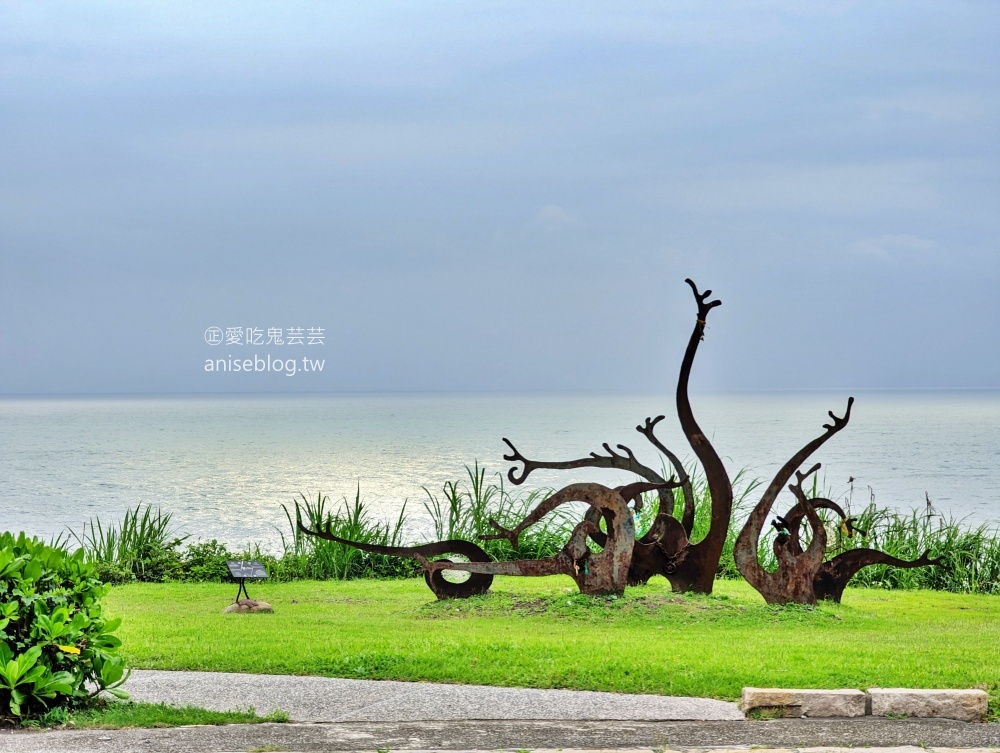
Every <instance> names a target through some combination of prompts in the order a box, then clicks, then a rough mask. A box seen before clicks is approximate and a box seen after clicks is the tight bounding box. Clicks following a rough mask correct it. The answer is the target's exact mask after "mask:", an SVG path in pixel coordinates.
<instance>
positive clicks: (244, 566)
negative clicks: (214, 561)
mask: <svg viewBox="0 0 1000 753" xmlns="http://www.w3.org/2000/svg"><path fill="white" fill-rule="evenodd" d="M226 567H228V568H229V574H230V575H232V576H233V578H235V579H236V580H238V581H239V583H240V587H239V590H237V592H236V599H235V600H234V603H239V601H240V594H243V595H244V596H245V597H246V598H247V600H249V601H252V599H250V594H248V593H247V580H263V579H264V578H266V577H267V570H266V569H264V565H262V564H261V563H260V562H257V561H256V560H226Z"/></svg>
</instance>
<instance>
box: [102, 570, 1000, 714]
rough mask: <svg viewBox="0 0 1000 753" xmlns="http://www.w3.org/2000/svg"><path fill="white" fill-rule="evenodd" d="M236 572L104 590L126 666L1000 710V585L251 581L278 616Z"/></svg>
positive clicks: (542, 580)
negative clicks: (823, 691) (798, 603)
mask: <svg viewBox="0 0 1000 753" xmlns="http://www.w3.org/2000/svg"><path fill="white" fill-rule="evenodd" d="M235 588H236V587H235V586H233V585H212V584H177V583H172V584H164V585H158V584H157V585H154V584H137V585H130V586H122V587H117V588H115V589H114V590H113V591H112V592H111V594H110V595H109V596H108V597H107V598H106V604H107V611H108V612H109V613H110V614H112V615H115V616H120V617H122V618H124V621H123V623H122V626H121V628H120V629H119V630H118V634H119V635H120V636H121V638H122V640H123V641H124V651H125V654H126V657H127V659H128V660H129V662H130V664H131V665H132V666H136V667H142V668H155V669H199V670H216V671H229V672H264V673H281V674H313V675H327V676H331V677H353V678H367V679H392V680H429V681H435V682H454V683H478V684H488V685H511V686H524V687H538V688H578V689H586V690H611V691H620V692H627V693H660V694H665V695H692V696H706V697H715V698H726V699H733V698H737V697H738V696H739V694H740V691H741V688H743V687H744V686H763V687H773V686H777V687H800V688H861V689H866V688H869V687H873V686H881V687H917V688H921V687H922V688H971V687H983V688H987V689H988V690H990V692H991V699H992V703H991V706H992V709H991V710H992V711H993V712H994V713H995V712H996V711H997V710H998V708H1000V704H998V701H1000V598H998V597H996V596H992V597H991V596H960V595H955V594H949V593H941V592H932V591H868V590H861V589H857V590H854V589H849V590H848V591H847V593H846V595H845V596H844V604H843V605H839V606H838V605H823V606H820V607H818V608H816V609H806V608H801V607H787V608H776V607H768V606H766V605H765V604H764V603H763V602H762V600H761V599H760V597H759V596H758V595H757V593H756V592H755V591H753V590H752V589H751V588H750V587H749V586H748V585H746V584H745V583H742V582H735V581H721V582H719V583H717V584H716V589H717V590H716V593H715V594H714V595H712V596H707V597H706V596H678V595H676V594H672V593H670V591H669V589H668V588H667V586H666V583H665V582H664V581H661V582H660V583H657V584H653V585H650V586H647V587H644V588H630V589H628V591H627V593H626V595H625V596H624V597H623V598H621V599H604V598H590V597H585V596H581V595H580V594H579V593H577V591H576V589H575V587H573V586H572V581H570V580H569V579H568V578H565V577H562V576H554V577H551V578H497V579H496V581H495V582H494V588H493V593H491V594H489V595H487V596H483V597H478V598H475V599H470V600H466V601H452V602H438V601H435V600H434V597H433V595H432V594H431V592H430V591H429V590H428V589H427V588H426V586H425V585H424V583H423V580H405V581H370V580H364V581H349V582H342V581H324V582H312V581H309V582H294V583H280V584H279V583H263V584H257V585H256V586H255V587H252V588H251V590H252V591H253V595H254V597H256V598H260V599H266V600H267V601H270V602H271V603H272V604H273V605H274V608H275V614H270V615H265V614H261V615H223V614H220V610H221V609H222V608H223V607H224V606H226V604H227V603H229V602H230V601H232V598H233V594H234V593H235Z"/></svg>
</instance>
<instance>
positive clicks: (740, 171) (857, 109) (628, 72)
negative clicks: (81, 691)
mask: <svg viewBox="0 0 1000 753" xmlns="http://www.w3.org/2000/svg"><path fill="white" fill-rule="evenodd" d="M998 38H1000V5H998V4H996V3H986V2H983V3H979V2H969V3H962V2H948V3H938V2H905V3H903V2H898V3H897V2H863V3H834V2H823V3H798V2H795V3H792V2H789V3H780V2H775V3H703V2H691V3H650V4H645V3H604V2H602V3H585V2H565V3H537V2H529V3H502V4H492V3H481V2H480V3H464V2H452V3H435V2H427V1H425V0H421V1H420V2H401V3H389V2H377V3H372V2H341V3H327V2H324V3H294V2H286V1H283V2H280V3H279V2H274V3H245V2H239V3H218V2H214V3H213V2H208V3H206V2H197V3H181V2H164V3H157V4H148V3H146V4H140V3H124V2H123V3H118V4H104V3H97V2H80V3H35V2H30V3H29V2H23V3H22V2H7V3H4V4H3V5H0V394H24V393H130V392H139V393H150V392H212V391H296V390H306V391H357V390H366V391H368V390H371V391H383V390H393V391H397V390H400V391H411V390H413V391H424V390H491V391H493V390H625V391H669V390H671V389H672V388H673V386H674V380H675V378H676V372H677V368H678V365H679V362H680V357H681V353H682V350H683V346H684V343H685V341H686V339H687V337H688V334H689V333H690V330H691V326H692V324H693V320H694V306H693V302H692V299H691V296H690V292H689V290H688V289H687V287H686V286H685V285H684V282H683V280H684V278H685V277H692V278H694V279H695V281H696V282H698V284H699V285H701V286H702V287H710V288H712V289H713V290H714V291H715V293H716V294H717V295H718V296H719V297H720V298H721V299H722V301H723V306H722V307H721V308H720V309H716V310H714V311H713V312H712V315H711V318H710V321H709V325H710V326H709V330H708V334H707V337H706V341H705V343H704V345H703V349H702V351H701V353H700V354H699V362H698V364H697V368H696V372H695V382H696V383H697V385H698V387H699V388H706V389H714V390H728V389H785V388H826V387H833V388H851V387H854V388H864V387H886V388H998V387H1000V347H998V346H1000V292H998V288H1000V255H998V250H997V239H998V238H1000V138H998V136H1000V52H998V51H1000V46H998V44H997V39H998ZM209 327H219V328H220V329H221V330H223V331H225V330H226V329H228V328H235V327H242V328H244V329H246V328H250V329H259V330H260V331H261V332H262V333H263V334H264V339H263V341H262V343H261V344H257V345H254V344H251V345H247V344H246V343H245V342H243V343H242V344H240V345H236V344H234V343H232V344H227V343H225V342H223V343H221V344H219V345H210V344H208V343H207V342H206V340H205V332H206V330H207V329H208V328H209ZM296 328H302V329H304V330H305V329H309V328H313V329H314V330H317V331H318V330H319V329H322V330H323V337H322V338H321V339H322V343H320V342H318V341H317V342H314V343H313V344H312V345H309V344H306V343H305V342H303V344H302V345H296V344H294V343H291V344H290V343H289V342H288V335H289V330H290V329H291V330H295V329H296ZM269 329H270V330H281V335H282V338H283V340H284V342H283V343H282V344H280V345H279V344H276V343H271V344H270V345H267V344H265V343H266V333H267V331H268V330H269ZM292 334H294V332H293V333H292ZM268 356H270V357H271V358H272V359H287V358H290V357H294V358H295V359H296V360H295V362H296V364H300V361H301V358H302V357H304V356H309V357H310V358H317V359H322V360H323V361H324V367H323V370H322V371H321V372H318V373H301V371H300V372H299V373H296V374H295V376H293V377H289V376H287V375H286V373H287V372H264V373H256V374H254V373H251V374H246V373H242V372H241V373H233V372H229V373H219V372H206V371H205V364H206V359H212V360H213V362H214V361H216V360H218V359H245V358H256V357H261V358H266V357H268ZM299 369H301V366H299Z"/></svg>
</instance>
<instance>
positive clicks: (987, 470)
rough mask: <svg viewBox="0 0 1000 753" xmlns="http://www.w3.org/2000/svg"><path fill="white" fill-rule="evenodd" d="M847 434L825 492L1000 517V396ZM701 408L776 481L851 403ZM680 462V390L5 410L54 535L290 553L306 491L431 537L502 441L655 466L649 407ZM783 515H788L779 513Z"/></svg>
mask: <svg viewBox="0 0 1000 753" xmlns="http://www.w3.org/2000/svg"><path fill="white" fill-rule="evenodd" d="M855 394H856V397H857V398H858V401H857V404H856V405H855V410H854V415H853V417H852V420H851V423H850V425H849V426H848V427H847V429H845V430H844V431H843V432H841V433H840V434H838V435H837V436H836V437H835V438H834V439H833V440H831V441H830V443H828V444H827V445H826V446H825V447H824V448H822V449H821V450H820V451H819V453H818V454H817V455H816V457H815V459H816V460H818V461H822V462H823V468H824V470H823V472H822V473H825V486H826V487H827V488H829V489H830V490H831V491H832V493H833V494H834V495H837V496H839V495H841V494H843V493H845V492H846V491H847V479H848V477H849V476H854V477H855V478H856V479H857V480H856V482H855V502H856V503H858V502H859V501H860V502H864V501H867V499H868V495H869V490H868V488H867V487H868V486H869V485H870V486H871V488H872V489H873V490H874V493H875V495H876V500H877V501H878V502H879V503H880V504H884V505H886V506H894V507H899V508H902V509H909V508H911V507H921V508H922V507H923V505H924V493H925V492H927V493H929V495H930V497H931V499H932V500H933V501H934V504H935V505H936V507H937V508H938V509H939V510H942V511H946V512H947V511H951V512H952V513H953V514H954V515H956V516H957V517H967V518H968V519H969V521H970V522H976V523H979V522H990V523H996V522H1000V507H998V501H1000V500H998V495H997V491H996V490H997V489H998V488H1000V462H998V461H1000V394H998V393H995V392H979V393H918V392H884V391H877V392H864V391H861V392H857V393H855ZM693 399H694V403H695V410H696V414H697V416H698V419H699V421H700V423H701V425H702V428H703V429H704V431H705V433H706V434H707V435H708V436H710V437H712V439H713V442H714V444H715V446H716V448H717V449H718V450H719V453H720V454H721V455H723V457H724V458H725V459H726V463H727V466H728V467H729V468H730V469H731V470H733V471H735V470H739V469H740V468H744V467H746V468H749V469H750V470H751V471H752V473H753V474H754V475H758V476H768V478H769V474H771V473H773V472H774V471H775V470H777V468H778V467H779V466H780V465H781V464H782V463H783V462H784V461H785V460H786V459H787V458H788V457H790V456H791V455H792V453H794V452H795V451H796V450H797V449H798V448H799V447H800V446H801V445H803V444H805V443H806V442H807V441H808V440H809V439H811V438H812V437H814V436H816V435H818V434H819V433H820V432H821V431H822V429H821V426H822V424H823V423H824V422H825V421H826V411H827V410H829V409H833V410H834V411H835V412H837V413H838V414H839V413H841V412H842V411H843V408H844V405H845V404H846V401H847V393H846V392H843V393H836V394H833V393H826V392H799V393H747V394H731V395H703V396H697V395H696V396H695V397H694V398H693ZM659 413H666V414H667V417H668V420H666V421H664V422H663V423H662V424H660V427H658V429H659V431H658V434H659V436H660V437H661V438H662V440H663V441H664V442H665V443H666V444H667V445H668V446H669V447H671V448H672V449H674V451H675V452H677V454H679V455H680V456H681V457H684V458H690V457H691V456H692V453H691V452H690V449H689V448H688V446H687V444H686V443H685V441H684V439H683V436H682V435H681V433H680V430H679V428H678V427H677V426H676V419H675V418H674V411H673V410H672V397H671V396H617V395H611V396H609V395H569V396H567V395H559V396H554V395H496V396H491V395H378V396H306V397H260V396H253V397H235V396H225V397H185V398H179V397H178V398H174V397H165V398H157V399H127V398H122V399H86V400H79V399H65V400H53V399H17V400H14V399H5V400H0V426H2V427H3V430H2V433H0V468H2V469H3V473H2V474H0V504H2V509H3V513H2V516H3V526H2V527H3V528H5V529H13V530H21V529H23V530H26V531H28V532H30V533H34V534H40V535H44V536H49V535H51V534H54V533H58V532H61V531H64V530H65V529H66V527H67V526H69V527H72V528H74V529H75V530H77V531H79V530H80V529H81V527H82V523H83V522H84V521H86V520H87V519H89V518H91V517H93V516H95V515H96V516H100V518H101V519H102V521H104V522H107V521H110V520H112V519H117V518H120V516H121V514H122V512H123V511H124V510H125V509H126V508H127V507H129V506H133V505H135V504H136V503H137V502H140V501H142V502H149V503H152V504H154V505H159V506H160V507H161V508H162V509H164V510H166V511H170V512H172V513H173V514H174V522H175V523H176V524H177V526H178V528H180V529H182V530H184V531H186V532H189V533H193V534H195V535H196V536H200V537H204V538H219V539H221V540H224V541H227V542H230V543H233V544H237V545H239V544H243V543H245V542H247V541H259V542H261V543H262V544H264V545H265V546H266V547H268V548H271V549H276V548H277V547H278V546H279V544H280V539H279V536H278V530H282V531H286V532H287V528H288V524H287V522H286V521H285V519H284V514H283V512H282V510H281V508H280V504H281V503H286V504H287V503H290V502H291V501H292V499H293V498H294V497H295V496H296V495H297V494H298V493H300V492H301V493H304V494H306V495H308V496H310V497H312V498H315V496H316V493H317V492H319V491H323V492H324V493H327V494H329V495H330V497H331V500H339V499H340V498H342V497H344V496H348V497H351V498H352V499H353V497H354V493H355V490H356V489H357V487H358V484H360V488H361V495H362V498H363V499H364V500H365V501H366V502H367V503H369V504H370V506H371V508H372V511H373V513H374V514H376V515H378V516H379V517H383V518H390V517H391V518H395V516H396V515H397V514H398V512H399V509H400V506H401V505H402V504H403V501H404V500H409V502H408V506H407V511H408V513H409V516H410V517H409V521H410V522H409V525H408V531H409V532H410V533H411V538H418V537H419V536H420V535H422V534H424V533H426V532H427V531H428V520H427V516H426V513H425V511H424V509H423V504H422V502H423V500H424V499H426V496H425V493H424V492H423V490H422V487H425V486H426V487H428V488H430V489H431V490H433V491H435V492H439V491H440V489H441V486H442V485H443V484H444V482H445V481H449V480H455V479H458V478H461V477H463V476H464V474H465V470H464V468H465V465H466V464H471V463H472V462H473V461H474V460H477V459H478V460H479V461H480V463H481V464H483V465H485V466H486V468H487V469H488V471H489V472H490V473H493V472H495V471H499V470H506V468H507V467H508V464H507V463H506V462H504V461H503V460H502V458H501V456H502V455H503V453H504V451H505V449H506V448H505V447H504V445H503V444H502V442H501V437H502V436H507V437H510V438H511V439H512V440H513V441H514V443H515V444H516V445H517V447H518V449H520V450H521V451H522V452H523V453H524V454H525V455H527V456H528V457H533V458H547V459H570V458H576V457H583V456H585V455H587V454H588V453H589V452H590V451H592V450H599V449H600V446H601V443H602V442H605V441H608V442H610V443H611V444H612V445H614V444H617V443H624V444H627V445H629V446H630V447H632V449H633V450H634V451H635V452H636V453H637V455H638V456H639V457H640V459H642V460H644V462H646V463H647V464H651V465H654V467H659V465H660V461H659V459H658V457H657V455H656V453H655V452H654V451H652V448H651V447H650V446H649V445H648V443H647V442H646V441H645V439H644V438H643V437H641V436H640V435H639V434H638V433H637V432H636V431H635V426H636V424H638V423H640V422H641V421H642V419H643V418H645V417H646V416H647V415H657V414H659ZM578 480H595V481H604V482H621V481H626V480H630V479H628V477H627V475H625V474H619V473H617V472H588V473H584V472H582V471H577V472H564V473H559V472H538V473H536V474H534V475H532V477H531V478H530V479H529V483H528V484H526V485H525V488H536V487H539V486H559V485H562V484H565V483H570V482H571V481H578ZM779 507H781V505H780V503H779Z"/></svg>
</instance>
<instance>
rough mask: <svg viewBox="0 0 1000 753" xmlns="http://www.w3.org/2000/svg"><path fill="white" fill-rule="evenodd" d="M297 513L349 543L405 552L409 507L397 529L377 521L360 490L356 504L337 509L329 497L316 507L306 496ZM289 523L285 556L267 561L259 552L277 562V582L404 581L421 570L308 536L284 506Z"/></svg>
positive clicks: (274, 570) (345, 502) (402, 512)
mask: <svg viewBox="0 0 1000 753" xmlns="http://www.w3.org/2000/svg"><path fill="white" fill-rule="evenodd" d="M300 497H301V503H300V502H299V501H298V500H296V501H295V503H294V504H295V507H294V509H295V510H296V512H300V513H301V514H302V519H303V520H302V522H303V524H304V525H306V526H307V527H308V528H310V529H312V530H314V531H315V530H327V528H328V527H329V531H330V533H332V534H333V535H335V536H339V537H340V538H342V539H348V540H349V541H357V542H360V543H364V544H378V545H380V546H404V545H405V544H404V541H403V530H404V527H405V525H406V504H405V503H404V504H403V506H402V508H401V509H400V511H399V516H398V517H397V518H396V522H395V523H383V522H381V521H379V520H376V519H374V518H372V516H371V514H370V512H369V510H368V508H367V507H366V506H365V503H364V501H362V499H361V487H360V485H359V486H358V490H357V493H356V494H355V497H354V501H353V502H348V500H347V498H346V497H345V498H344V499H343V500H342V501H341V504H340V507H339V508H337V509H332V508H331V507H330V506H329V503H330V499H329V497H327V496H325V495H323V494H317V495H316V501H315V502H311V501H310V500H309V499H308V498H307V497H306V495H304V494H302V495H300ZM281 509H282V510H284V512H285V518H286V520H287V521H288V526H289V528H290V535H289V536H288V538H285V534H284V533H282V534H281V544H282V549H283V553H282V556H281V557H280V558H272V557H268V556H267V555H263V554H261V553H260V550H259V548H258V550H257V551H256V552H255V553H254V554H256V555H257V556H256V557H255V558H257V559H265V560H268V559H269V560H271V564H272V568H271V569H272V576H273V577H276V578H277V579H279V580H295V579H297V578H311V579H315V580H329V579H335V580H349V579H351V578H365V577H367V578H401V577H407V576H411V575H414V574H416V573H417V572H418V568H417V567H416V565H415V563H414V562H413V561H412V560H409V559H406V558H400V557H390V556H388V555H385V554H373V553H371V552H362V551H361V550H360V549H356V548H354V547H352V546H347V545H346V544H339V543H337V542H336V541H328V540H327V539H321V538H319V537H316V536H307V535H306V534H304V533H302V531H300V530H299V529H298V527H297V526H296V524H295V521H296V516H295V515H294V514H293V512H292V511H291V510H290V509H289V508H288V506H287V505H282V506H281Z"/></svg>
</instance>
